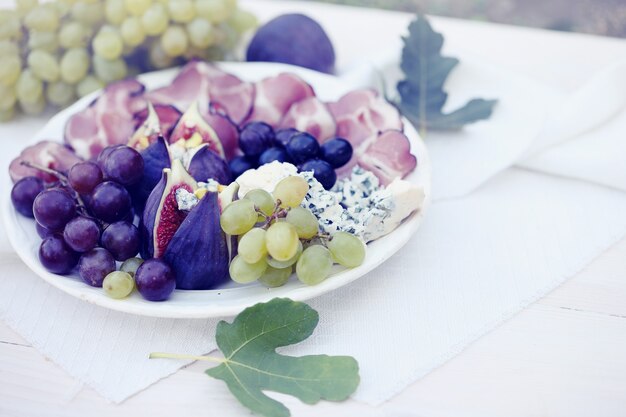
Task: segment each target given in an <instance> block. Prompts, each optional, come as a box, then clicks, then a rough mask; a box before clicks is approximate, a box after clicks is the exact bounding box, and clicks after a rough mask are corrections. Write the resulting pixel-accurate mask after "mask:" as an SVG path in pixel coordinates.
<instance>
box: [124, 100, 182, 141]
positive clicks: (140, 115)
mask: <svg viewBox="0 0 626 417" xmlns="http://www.w3.org/2000/svg"><path fill="white" fill-rule="evenodd" d="M154 111H155V112H156V115H157V117H158V119H159V125H160V129H161V133H162V134H163V136H165V137H167V136H169V134H170V133H171V131H172V129H173V128H174V126H176V123H177V122H178V119H180V116H181V115H182V113H181V112H180V110H178V109H177V108H176V107H174V106H169V105H165V104H155V105H154ZM147 117H148V107H144V108H143V109H141V110H140V111H138V112H136V113H135V114H133V119H134V121H135V130H136V129H139V126H141V125H142V124H143V123H144V122H145V121H146V118H147Z"/></svg>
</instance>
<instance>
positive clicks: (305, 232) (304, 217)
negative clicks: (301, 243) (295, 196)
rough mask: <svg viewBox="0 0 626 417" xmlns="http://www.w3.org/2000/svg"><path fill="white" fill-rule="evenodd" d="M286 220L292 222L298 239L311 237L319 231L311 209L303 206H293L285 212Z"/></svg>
mask: <svg viewBox="0 0 626 417" xmlns="http://www.w3.org/2000/svg"><path fill="white" fill-rule="evenodd" d="M287 222H288V223H291V224H293V226H294V227H295V228H296V231H297V232H298V237H300V239H311V238H312V237H314V236H315V235H317V232H318V231H319V223H318V222H317V217H315V216H314V215H313V213H311V210H309V209H306V208H304V207H294V208H292V209H291V210H289V213H287Z"/></svg>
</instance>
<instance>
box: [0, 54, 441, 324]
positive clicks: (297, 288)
mask: <svg viewBox="0 0 626 417" xmlns="http://www.w3.org/2000/svg"><path fill="white" fill-rule="evenodd" d="M220 66H221V67H222V68H224V69H225V70H226V71H229V72H232V73H233V74H235V75H237V76H239V77H241V78H242V79H245V80H250V81H254V80H258V79H261V78H264V77H267V76H270V75H275V74H277V73H279V72H283V71H289V72H294V73H297V74H298V75H300V76H301V77H302V78H303V79H305V80H306V81H307V82H308V83H310V84H311V85H312V86H313V87H314V88H315V91H316V93H317V95H318V96H319V97H321V98H322V99H323V100H336V99H338V98H339V97H340V96H341V95H343V94H344V93H346V92H348V91H349V90H350V87H349V86H347V85H346V84H345V83H344V82H342V80H341V79H340V78H337V77H333V76H329V75H325V74H320V73H317V72H314V71H309V70H306V69H302V68H299V67H292V66H288V65H282V64H265V63H223V64H220ZM176 73H177V71H176V70H166V71H159V72H154V73H149V74H144V75H141V76H140V77H139V78H140V80H141V81H142V82H143V83H145V85H146V87H147V88H148V89H152V88H156V87H160V86H163V85H166V84H168V83H169V82H170V81H171V80H172V78H173V77H174V76H175V75H176ZM96 95H97V93H94V94H93V95H90V96H87V97H84V98H83V99H81V100H79V101H78V102H76V103H75V104H74V105H72V106H71V107H69V108H67V109H65V110H63V111H62V112H60V113H58V114H57V115H55V116H54V117H52V118H51V119H50V121H49V122H48V123H47V124H46V125H45V126H44V128H43V129H41V130H40V131H39V133H37V135H35V137H33V138H31V139H30V140H29V141H28V142H26V143H25V146H26V144H32V143H35V142H37V141H39V140H42V139H52V140H58V141H62V137H63V126H64V125H65V121H66V120H67V119H68V118H69V117H70V115H72V114H73V113H75V112H77V111H79V110H81V109H83V108H84V107H86V106H87V105H88V104H89V102H91V100H93V98H94V97H95V96H96ZM404 123H405V130H406V134H407V136H408V137H409V139H410V140H411V151H412V152H413V153H414V154H415V155H416V156H417V159H418V167H417V169H416V170H415V171H414V172H413V173H411V174H410V175H409V176H408V177H407V179H408V180H409V181H411V182H413V183H415V184H418V185H420V186H422V187H423V188H424V190H425V194H426V201H425V203H424V206H423V208H422V209H421V211H419V212H416V213H414V214H413V215H412V216H410V217H409V218H408V219H406V220H405V221H404V222H403V223H402V224H401V225H400V227H398V228H397V229H396V230H395V231H393V232H392V233H391V234H389V235H387V236H385V237H383V238H381V239H378V240H376V241H374V242H372V243H370V244H369V245H368V247H367V256H366V258H365V262H364V263H363V265H361V266H360V267H358V268H354V269H348V270H346V269H341V268H339V267H338V266H335V267H334V268H335V269H334V270H333V273H332V275H331V276H330V277H329V278H328V279H327V280H326V281H324V282H322V283H321V284H319V285H316V286H312V287H309V286H306V285H304V284H302V283H300V282H299V281H298V280H297V279H296V278H295V276H294V277H292V278H291V280H290V281H289V282H288V283H287V284H286V285H285V286H283V287H280V288H272V289H268V288H266V287H264V286H262V285H259V284H257V283H254V284H249V285H245V286H244V285H236V284H229V285H227V286H225V287H224V288H220V289H215V290H208V291H185V290H176V291H174V293H173V294H172V297H171V298H170V299H169V300H167V301H165V302H156V303H155V302H150V301H146V300H144V299H143V298H141V296H140V295H139V294H137V292H136V291H135V292H134V293H133V294H132V295H131V296H130V297H129V298H127V299H124V300H114V299H111V298H109V297H107V296H106V295H105V293H104V291H103V290H102V289H101V288H93V287H90V286H88V285H86V284H84V283H83V282H82V281H81V279H80V277H79V276H78V274H74V275H70V276H60V275H55V274H52V273H50V272H48V271H46V270H45V269H44V268H43V267H42V266H41V264H40V263H39V260H38V255H37V253H38V249H39V244H40V241H41V239H40V238H39V236H38V235H37V233H36V231H35V223H34V220H32V219H27V218H24V217H22V216H20V215H19V214H18V213H17V212H16V211H15V210H14V209H13V207H12V204H11V199H10V193H9V190H10V189H11V186H12V184H11V181H10V179H9V176H8V175H7V173H4V175H3V187H2V189H3V190H5V191H4V192H3V196H2V205H3V207H2V209H3V210H2V213H3V220H4V225H5V227H6V230H7V235H8V236H9V239H10V241H11V244H12V245H13V247H14V248H15V250H16V252H17V253H18V255H19V256H20V258H21V259H22V260H23V261H24V263H26V265H28V267H29V268H30V269H32V270H33V272H35V273H36V274H37V275H39V276H40V277H41V278H43V279H44V280H46V281H47V282H49V283H50V284H52V285H54V286H55V287H57V288H59V289H61V290H63V291H65V292H66V293H68V294H70V295H72V296H74V297H77V298H80V299H82V300H85V301H86V302H90V303H94V304H97V305H99V306H102V307H105V308H110V309H113V310H118V311H122V312H126V313H131V314H138V315H142V316H154V317H170V318H206V317H224V316H230V315H235V314H237V313H239V312H240V311H241V310H242V309H244V308H246V307H249V306H251V305H253V304H256V303H258V302H263V301H268V300H270V299H272V298H274V297H289V298H291V299H294V300H307V299H310V298H313V297H316V296H318V295H321V294H324V293H327V292H329V291H332V290H334V289H336V288H339V287H342V286H344V285H347V284H349V283H351V282H352V281H354V280H356V279H358V278H360V277H362V276H364V275H365V274H367V273H368V272H370V271H373V270H374V269H375V268H376V267H377V266H379V265H380V264H382V263H383V262H385V261H386V260H387V259H389V257H391V256H392V255H393V254H394V253H396V252H397V251H398V250H399V249H400V248H401V247H402V246H404V244H405V243H406V242H407V241H408V240H409V239H410V238H411V237H412V236H413V235H414V234H415V232H416V230H417V228H418V227H419V225H420V223H421V222H422V219H423V217H424V214H425V212H426V209H427V208H428V205H429V203H430V196H431V190H430V162H429V159H428V154H427V152H426V148H425V147H424V143H423V142H422V140H421V139H420V137H419V135H418V133H417V132H416V130H415V129H414V128H413V126H412V125H411V124H410V123H409V122H408V121H407V120H405V121H404ZM372 273H373V274H376V271H373V272H372Z"/></svg>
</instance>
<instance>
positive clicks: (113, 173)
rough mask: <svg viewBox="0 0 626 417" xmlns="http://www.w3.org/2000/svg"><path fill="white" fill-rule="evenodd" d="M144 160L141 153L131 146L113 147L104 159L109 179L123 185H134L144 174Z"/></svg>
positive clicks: (105, 171)
mask: <svg viewBox="0 0 626 417" xmlns="http://www.w3.org/2000/svg"><path fill="white" fill-rule="evenodd" d="M143 165H144V161H143V158H142V157H141V154H140V153H139V152H137V151H136V150H134V149H133V148H131V147H129V146H120V147H118V148H115V149H113V150H112V151H111V152H110V153H109V155H108V156H107V157H106V159H105V160H104V168H103V170H104V173H105V174H106V177H107V179H110V180H113V181H115V182H118V183H120V184H122V185H126V186H128V185H133V184H136V183H138V182H139V180H141V177H142V176H143Z"/></svg>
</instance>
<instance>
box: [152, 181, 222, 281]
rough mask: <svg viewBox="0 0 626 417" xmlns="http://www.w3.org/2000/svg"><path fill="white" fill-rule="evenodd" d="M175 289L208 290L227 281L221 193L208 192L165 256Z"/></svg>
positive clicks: (181, 227)
mask: <svg viewBox="0 0 626 417" xmlns="http://www.w3.org/2000/svg"><path fill="white" fill-rule="evenodd" d="M164 259H165V261H166V262H167V263H168V264H169V265H170V266H171V267H172V268H173V269H174V271H175V272H176V288H179V289H184V290H207V289H211V288H215V287H216V286H218V285H219V284H221V283H223V282H225V281H226V280H228V263H229V258H228V245H227V237H226V235H225V234H224V232H222V229H221V226H220V206H219V200H218V193H217V192H216V191H208V192H207V193H206V194H205V195H204V197H202V198H201V199H200V202H199V203H198V204H197V205H196V206H195V207H194V208H193V209H192V210H191V211H190V212H189V214H188V215H187V217H186V218H185V220H183V222H182V224H181V225H180V227H179V228H178V230H177V231H176V233H175V234H174V236H173V237H172V239H171V241H170V242H169V245H168V246H167V249H166V251H165V255H164Z"/></svg>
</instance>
